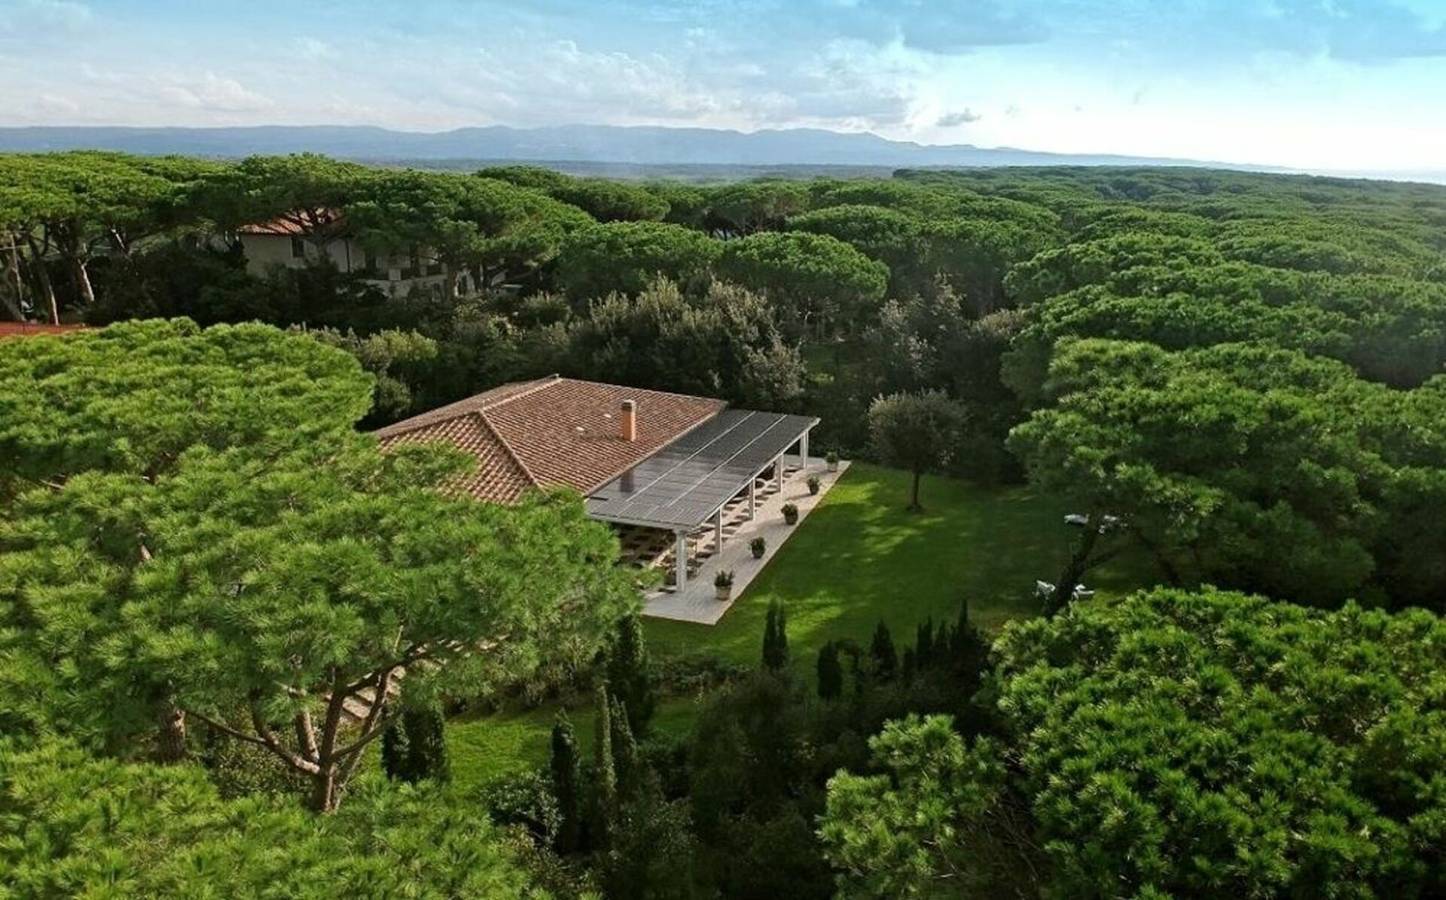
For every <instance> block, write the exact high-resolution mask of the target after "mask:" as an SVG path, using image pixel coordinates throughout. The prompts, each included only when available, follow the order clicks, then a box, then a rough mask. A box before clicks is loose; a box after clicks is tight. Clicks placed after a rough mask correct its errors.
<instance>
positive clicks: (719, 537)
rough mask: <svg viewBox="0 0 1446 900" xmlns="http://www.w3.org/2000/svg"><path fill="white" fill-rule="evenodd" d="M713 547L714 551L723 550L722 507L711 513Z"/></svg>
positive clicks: (719, 551)
mask: <svg viewBox="0 0 1446 900" xmlns="http://www.w3.org/2000/svg"><path fill="white" fill-rule="evenodd" d="M713 541H714V543H713V547H714V551H713V552H714V553H722V552H723V507H721V506H720V507H718V511H717V512H715V513H714V514H713Z"/></svg>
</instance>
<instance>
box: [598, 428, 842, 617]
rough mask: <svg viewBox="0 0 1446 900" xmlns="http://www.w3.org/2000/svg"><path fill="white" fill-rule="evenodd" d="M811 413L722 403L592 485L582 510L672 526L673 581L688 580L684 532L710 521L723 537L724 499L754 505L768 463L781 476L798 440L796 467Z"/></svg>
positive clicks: (620, 520) (626, 521)
mask: <svg viewBox="0 0 1446 900" xmlns="http://www.w3.org/2000/svg"><path fill="white" fill-rule="evenodd" d="M818 422H819V420H818V419H816V418H813V417H811V416H798V415H789V414H784V413H767V412H755V411H752V410H746V409H725V410H723V411H722V412H720V413H719V414H718V415H716V416H714V417H713V418H711V419H709V420H707V421H706V422H703V423H702V424H701V425H698V426H697V427H696V428H694V429H692V430H691V431H689V432H687V433H686V434H684V435H682V436H681V437H679V438H678V439H677V440H675V441H673V442H672V443H670V444H668V445H667V446H665V447H663V448H662V449H661V450H659V451H658V452H656V453H654V454H653V455H652V456H649V457H648V458H647V459H645V460H643V461H642V462H640V463H638V464H637V465H635V466H633V467H632V468H630V469H628V470H627V471H626V472H623V473H622V474H621V475H619V476H617V477H616V478H614V479H612V480H611V481H609V482H607V483H606V484H604V485H603V486H602V487H600V488H598V489H596V490H594V491H593V492H592V493H591V494H589V495H588V497H587V511H588V515H590V516H592V517H593V518H594V519H599V520H601V521H604V522H614V523H617V524H620V525H635V526H641V527H643V528H656V529H661V530H667V531H671V532H673V535H674V540H675V541H676V550H675V552H674V570H675V574H674V584H675V586H676V588H677V589H678V590H682V589H683V587H684V586H685V585H686V584H687V581H688V535H689V534H691V533H692V532H694V531H697V530H699V529H701V528H703V527H705V526H706V525H708V524H709V523H711V524H712V525H713V528H714V529H715V532H716V539H717V545H718V547H720V548H721V547H722V545H723V507H724V506H726V505H727V504H728V503H729V502H730V501H731V500H733V498H735V497H737V496H739V495H740V494H742V493H743V492H744V491H747V492H748V517H749V518H750V519H751V518H753V516H754V514H755V511H756V503H757V488H758V479H759V477H760V476H761V475H762V474H763V473H764V472H766V471H767V470H768V469H769V468H770V467H772V468H773V477H774V478H776V479H778V480H779V483H780V486H781V484H782V479H783V472H784V460H785V456H786V455H787V454H788V451H789V450H790V449H793V448H794V447H795V445H797V453H798V456H799V458H800V460H801V461H802V462H801V465H800V467H802V465H803V464H806V462H807V460H808V435H809V432H810V431H812V430H813V427H814V426H815V425H817V424H818Z"/></svg>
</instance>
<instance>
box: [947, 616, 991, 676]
mask: <svg viewBox="0 0 1446 900" xmlns="http://www.w3.org/2000/svg"><path fill="white" fill-rule="evenodd" d="M951 637H952V639H951V641H950V656H952V657H953V660H952V663H953V668H954V671H955V674H956V675H958V677H959V681H960V688H961V689H962V690H963V691H964V692H965V693H966V694H967V695H973V694H974V692H975V691H977V690H979V686H980V684H981V683H982V682H983V680H984V671H985V669H987V668H988V667H989V642H988V641H986V640H985V639H984V635H982V634H980V633H979V629H978V628H976V627H974V623H973V622H971V621H969V601H967V600H965V601H963V602H962V603H961V604H960V606H959V621H958V623H957V624H956V625H955V626H954V634H953V635H952V636H951Z"/></svg>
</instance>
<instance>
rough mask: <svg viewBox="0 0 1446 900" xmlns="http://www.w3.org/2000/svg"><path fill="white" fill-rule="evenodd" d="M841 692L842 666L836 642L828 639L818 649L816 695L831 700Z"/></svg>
mask: <svg viewBox="0 0 1446 900" xmlns="http://www.w3.org/2000/svg"><path fill="white" fill-rule="evenodd" d="M842 693H843V666H842V665H840V664H839V660H838V644H836V643H834V642H833V641H829V642H828V643H826V644H824V645H823V646H822V647H821V648H819V651H818V695H819V697H821V698H823V699H824V700H833V699H835V698H837V697H838V696H839V695H840V694H842Z"/></svg>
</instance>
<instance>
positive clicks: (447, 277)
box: [442, 263, 462, 303]
mask: <svg viewBox="0 0 1446 900" xmlns="http://www.w3.org/2000/svg"><path fill="white" fill-rule="evenodd" d="M461 274H462V273H461V272H460V271H459V270H458V269H457V267H456V266H454V265H452V264H451V263H442V299H443V300H446V301H447V302H448V303H454V302H456V300H457V278H458V277H459V276H460V275H461Z"/></svg>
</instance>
